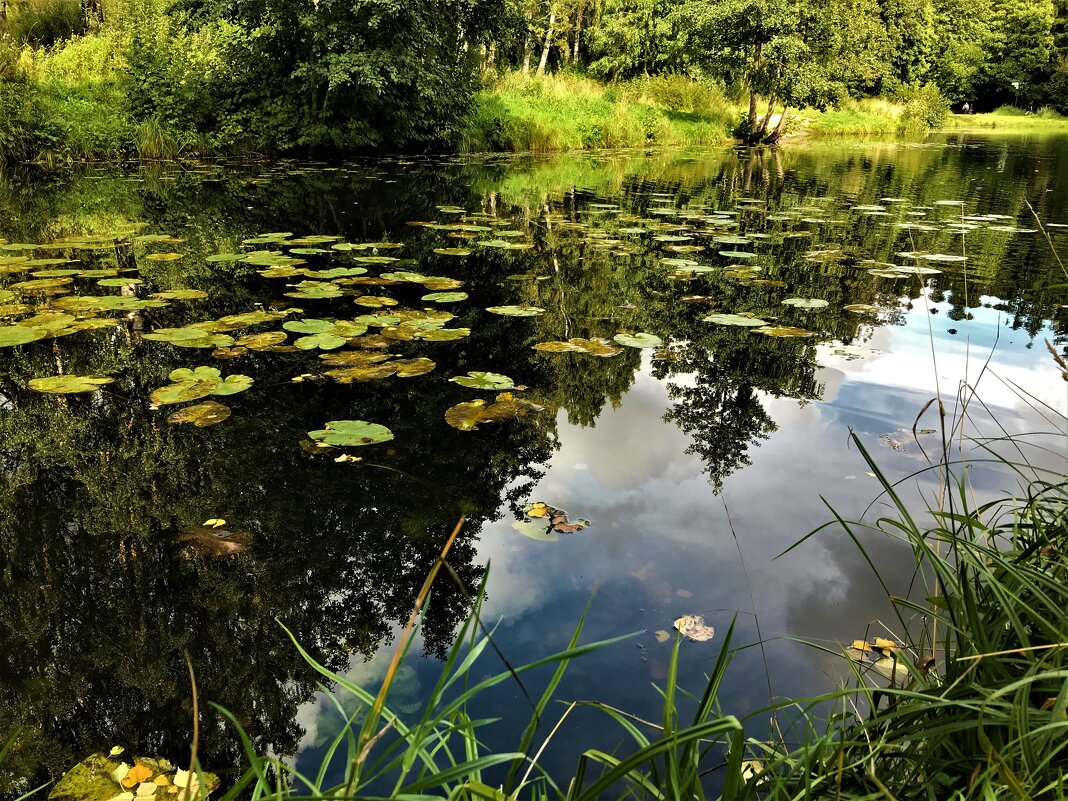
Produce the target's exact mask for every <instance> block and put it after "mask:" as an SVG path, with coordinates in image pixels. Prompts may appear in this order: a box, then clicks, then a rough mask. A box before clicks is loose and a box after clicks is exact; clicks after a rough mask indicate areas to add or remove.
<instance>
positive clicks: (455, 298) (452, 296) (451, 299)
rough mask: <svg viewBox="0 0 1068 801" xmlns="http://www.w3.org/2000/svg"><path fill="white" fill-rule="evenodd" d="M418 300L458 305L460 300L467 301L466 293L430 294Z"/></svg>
mask: <svg viewBox="0 0 1068 801" xmlns="http://www.w3.org/2000/svg"><path fill="white" fill-rule="evenodd" d="M420 300H423V301H425V302H427V303H459V302H460V301H461V300H467V293H466V292H431V293H430V294H429V295H423V297H422V298H420Z"/></svg>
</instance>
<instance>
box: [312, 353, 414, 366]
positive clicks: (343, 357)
mask: <svg viewBox="0 0 1068 801" xmlns="http://www.w3.org/2000/svg"><path fill="white" fill-rule="evenodd" d="M392 356H393V354H391V353H372V352H370V351H366V350H346V351H342V352H341V353H323V354H320V356H319V358H320V359H322V360H323V362H324V363H325V364H328V365H329V366H331V367H366V366H367V365H369V364H378V363H379V362H384V361H385V360H386V359H389V358H391V357H392ZM428 361H429V360H428Z"/></svg>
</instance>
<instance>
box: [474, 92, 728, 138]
mask: <svg viewBox="0 0 1068 801" xmlns="http://www.w3.org/2000/svg"><path fill="white" fill-rule="evenodd" d="M737 121H738V109H737V108H736V107H735V106H734V105H733V104H731V103H730V102H728V101H727V100H726V99H725V98H724V97H723V95H722V94H721V93H719V92H718V91H716V90H714V89H710V88H708V87H705V86H703V85H701V84H698V83H696V82H694V81H690V80H689V79H686V78H681V77H672V76H667V77H660V78H647V79H644V80H640V81H632V82H629V83H625V84H616V85H606V84H602V83H599V82H597V81H593V80H589V79H586V78H578V77H574V76H569V75H553V76H544V77H535V76H524V75H522V74H520V73H515V74H511V75H506V76H504V77H502V78H500V79H499V80H498V81H497V83H496V84H495V85H494V86H493V87H492V88H490V89H487V90H484V91H482V92H480V93H479V94H478V95H477V96H476V98H475V105H474V108H473V110H472V112H471V114H470V116H469V118H468V120H467V122H466V125H465V129H464V132H463V134H462V136H461V138H460V141H459V143H458V145H459V148H460V149H461V150H462V151H465V152H475V151H485V150H505V151H532V152H547V151H566V150H587V149H593V148H628V147H649V146H655V147H675V146H684V145H719V144H725V143H727V142H729V141H730V139H731V134H730V132H731V130H732V129H733V128H734V126H735V125H736V124H737Z"/></svg>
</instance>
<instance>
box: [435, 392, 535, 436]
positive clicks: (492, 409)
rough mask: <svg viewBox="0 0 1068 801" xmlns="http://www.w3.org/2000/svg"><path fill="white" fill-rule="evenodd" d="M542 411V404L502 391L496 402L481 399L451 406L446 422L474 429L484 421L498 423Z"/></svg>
mask: <svg viewBox="0 0 1068 801" xmlns="http://www.w3.org/2000/svg"><path fill="white" fill-rule="evenodd" d="M540 411H542V407H541V406H538V405H537V404H535V403H531V402H530V401H525V400H520V399H518V398H515V397H514V396H513V395H512V393H510V392H502V393H501V394H500V395H498V396H497V400H496V401H495V402H494V403H490V404H487V403H486V401H484V400H481V399H480V400H474V401H468V402H466V403H458V404H456V405H455V406H452V407H450V408H449V409H448V410H447V411H446V412H445V422H447V423H448V424H449V425H450V426H452V427H453V428H458V429H460V430H461V431H472V430H474V429H477V428H478V426H479V425H480V424H482V423H496V422H499V421H501V420H507V419H511V418H516V417H522V416H523V415H525V414H527V412H540Z"/></svg>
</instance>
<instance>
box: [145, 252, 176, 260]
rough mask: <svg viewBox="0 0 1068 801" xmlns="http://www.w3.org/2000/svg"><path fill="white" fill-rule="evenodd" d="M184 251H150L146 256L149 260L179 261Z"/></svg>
mask: <svg viewBox="0 0 1068 801" xmlns="http://www.w3.org/2000/svg"><path fill="white" fill-rule="evenodd" d="M184 255H185V254H184V253H149V254H147V255H146V256H145V258H146V259H148V260H149V261H178V259H180V258H182V257H183V256H184Z"/></svg>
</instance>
